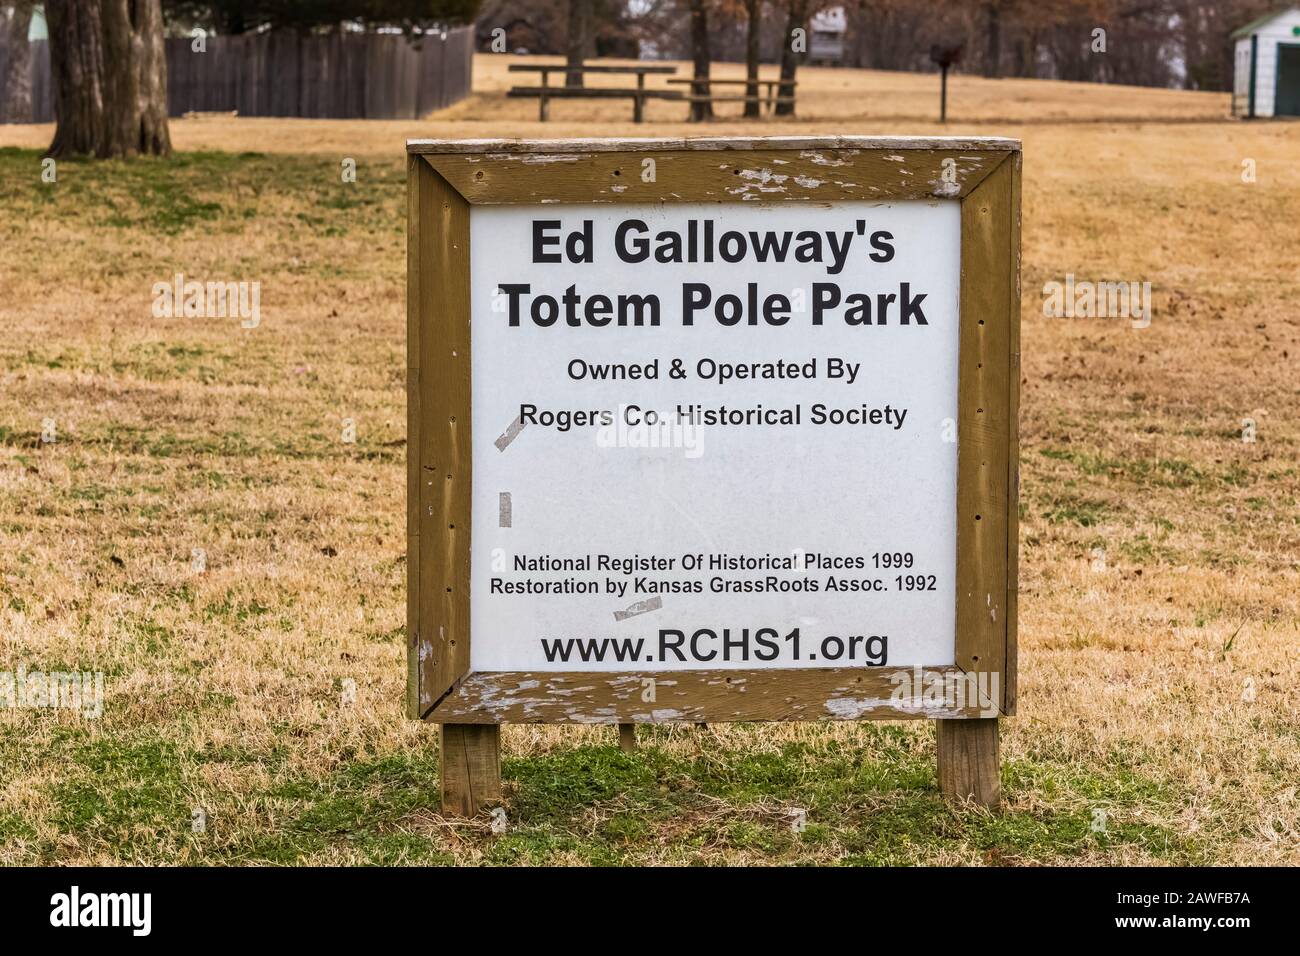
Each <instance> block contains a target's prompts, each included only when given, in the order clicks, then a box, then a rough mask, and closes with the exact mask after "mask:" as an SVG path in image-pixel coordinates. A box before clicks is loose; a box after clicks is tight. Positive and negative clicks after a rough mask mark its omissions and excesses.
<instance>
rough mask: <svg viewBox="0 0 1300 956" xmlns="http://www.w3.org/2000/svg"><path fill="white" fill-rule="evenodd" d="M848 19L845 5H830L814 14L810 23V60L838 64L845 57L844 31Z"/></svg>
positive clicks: (811, 61)
mask: <svg viewBox="0 0 1300 956" xmlns="http://www.w3.org/2000/svg"><path fill="white" fill-rule="evenodd" d="M847 29H848V19H847V18H846V17H845V15H844V8H843V7H828V8H826V9H825V10H822V11H820V12H818V13H815V14H813V17H812V20H810V21H809V23H808V32H809V34H810V36H809V38H808V62H809V63H822V64H827V65H831V66H835V65H838V64H839V63H840V62H841V60H843V58H844V33H845V30H847Z"/></svg>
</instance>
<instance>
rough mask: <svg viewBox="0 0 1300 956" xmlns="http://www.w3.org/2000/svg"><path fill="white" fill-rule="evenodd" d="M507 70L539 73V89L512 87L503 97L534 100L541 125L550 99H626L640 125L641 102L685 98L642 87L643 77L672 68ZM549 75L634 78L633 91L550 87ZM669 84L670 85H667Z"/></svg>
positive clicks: (516, 66) (531, 66)
mask: <svg viewBox="0 0 1300 956" xmlns="http://www.w3.org/2000/svg"><path fill="white" fill-rule="evenodd" d="M507 69H508V70H509V71H510V72H511V73H540V74H541V75H542V85H541V86H513V87H511V88H510V90H509V92H507V93H506V95H507V96H514V97H518V96H529V97H531V96H535V97H537V101H538V119H539V120H541V121H542V122H543V123H545V122H546V120H547V119H548V118H549V111H548V109H547V105H548V102H549V101H550V100H552V99H588V98H590V99H617V98H621V97H629V98H630V99H631V100H632V122H634V123H640V122H642V120H643V119H644V118H645V101H646V100H647V99H665V100H681V99H685V97H684V96H683V95H682V94H681V93H680V92H678V91H677V90H648V89H646V85H645V78H646V75H647V74H651V73H655V74H661V73H676V72H677V67H675V66H580V67H572V66H569V65H568V64H567V63H511V64H510V66H509V67H507ZM552 73H563V74H565V75H566V76H567V75H568V74H571V73H576V74H579V75H583V76H585V75H587V74H597V75H609V74H615V75H622V76H632V75H635V76H636V86H635V87H620V86H600V87H590V86H551V85H549V82H548V78H549V77H550V75H551V74H552ZM670 82H671V81H670Z"/></svg>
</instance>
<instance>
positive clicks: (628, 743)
mask: <svg viewBox="0 0 1300 956" xmlns="http://www.w3.org/2000/svg"><path fill="white" fill-rule="evenodd" d="M618 745H619V747H620V748H622V749H623V750H625V751H627V752H628V753H631V752H632V751H633V750H636V724H619V725H618Z"/></svg>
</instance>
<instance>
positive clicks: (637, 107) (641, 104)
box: [632, 93, 645, 123]
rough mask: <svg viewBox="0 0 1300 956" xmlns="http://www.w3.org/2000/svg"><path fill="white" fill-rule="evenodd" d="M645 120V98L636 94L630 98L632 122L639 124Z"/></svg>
mask: <svg viewBox="0 0 1300 956" xmlns="http://www.w3.org/2000/svg"><path fill="white" fill-rule="evenodd" d="M644 118H645V97H644V96H642V95H641V94H640V93H637V94H636V95H635V96H633V97H632V122H633V123H639V122H641V120H642V119H644Z"/></svg>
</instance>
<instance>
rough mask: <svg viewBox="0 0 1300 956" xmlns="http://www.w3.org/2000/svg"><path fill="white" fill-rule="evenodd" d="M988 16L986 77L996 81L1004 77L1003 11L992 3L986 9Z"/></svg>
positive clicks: (985, 57)
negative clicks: (1002, 66) (1002, 62)
mask: <svg viewBox="0 0 1300 956" xmlns="http://www.w3.org/2000/svg"><path fill="white" fill-rule="evenodd" d="M984 11H985V13H986V14H987V15H988V19H987V22H986V25H985V26H986V29H987V31H988V32H987V34H986V37H985V39H986V46H985V53H984V59H985V63H984V75H985V76H987V77H992V78H994V79H996V78H997V77H999V76H1001V75H1002V71H1001V62H1000V61H1001V60H1002V10H1001V8H999V7H998V5H997V4H996V3H990V4H988V5H986V6H985V8H984Z"/></svg>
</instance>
